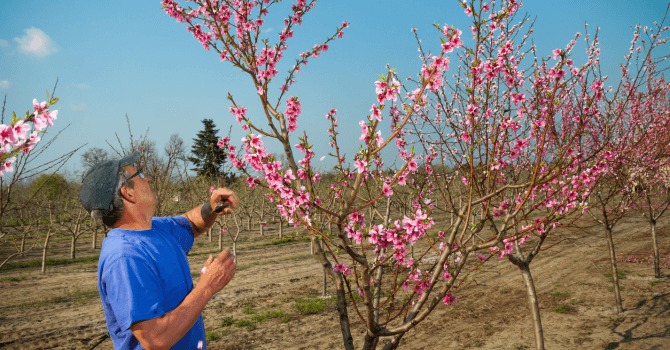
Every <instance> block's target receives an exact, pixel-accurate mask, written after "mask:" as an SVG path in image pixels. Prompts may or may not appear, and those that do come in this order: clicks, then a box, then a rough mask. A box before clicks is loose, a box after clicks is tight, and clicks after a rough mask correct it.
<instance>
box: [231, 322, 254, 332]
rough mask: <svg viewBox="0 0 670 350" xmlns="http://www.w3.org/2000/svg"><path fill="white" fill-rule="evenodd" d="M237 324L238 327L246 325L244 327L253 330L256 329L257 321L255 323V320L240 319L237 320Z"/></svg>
mask: <svg viewBox="0 0 670 350" xmlns="http://www.w3.org/2000/svg"><path fill="white" fill-rule="evenodd" d="M235 326H236V327H237V328H242V327H244V328H246V329H247V330H248V331H252V330H254V328H256V323H255V322H254V321H252V320H239V321H237V323H236V324H235Z"/></svg>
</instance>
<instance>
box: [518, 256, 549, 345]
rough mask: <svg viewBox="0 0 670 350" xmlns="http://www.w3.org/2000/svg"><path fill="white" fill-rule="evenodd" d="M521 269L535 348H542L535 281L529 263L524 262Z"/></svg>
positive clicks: (542, 341)
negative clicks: (531, 319) (531, 320)
mask: <svg viewBox="0 0 670 350" xmlns="http://www.w3.org/2000/svg"><path fill="white" fill-rule="evenodd" d="M519 269H521V276H523V282H524V283H525V284H526V293H528V308H529V309H530V314H531V316H532V317H533V330H534V331H535V348H536V349H537V350H544V332H543V331H542V320H541V319H540V306H539V304H538V300H537V292H536V291H535V283H533V276H532V275H531V273H530V265H529V264H526V263H524V264H523V265H522V266H519Z"/></svg>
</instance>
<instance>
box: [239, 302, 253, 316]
mask: <svg viewBox="0 0 670 350" xmlns="http://www.w3.org/2000/svg"><path fill="white" fill-rule="evenodd" d="M242 312H243V313H245V314H247V315H253V314H255V313H256V310H254V305H253V304H252V303H248V304H247V306H245V307H244V309H242Z"/></svg>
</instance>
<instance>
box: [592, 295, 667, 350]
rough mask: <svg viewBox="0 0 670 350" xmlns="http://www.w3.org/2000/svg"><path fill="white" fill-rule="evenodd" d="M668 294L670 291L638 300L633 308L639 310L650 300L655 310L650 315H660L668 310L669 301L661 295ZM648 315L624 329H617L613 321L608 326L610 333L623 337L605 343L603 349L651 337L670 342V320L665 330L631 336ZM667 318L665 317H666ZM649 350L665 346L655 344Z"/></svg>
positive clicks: (608, 349)
mask: <svg viewBox="0 0 670 350" xmlns="http://www.w3.org/2000/svg"><path fill="white" fill-rule="evenodd" d="M668 295H670V293H664V294H660V295H657V296H655V297H653V298H651V299H648V300H645V301H644V302H640V303H639V304H638V305H637V307H635V310H639V309H640V308H642V307H643V306H644V305H646V304H648V302H652V303H653V305H650V309H652V310H655V311H656V312H655V313H654V314H652V315H649V316H650V317H662V314H663V313H665V312H667V311H668V310H670V303H668V302H666V301H665V300H663V297H665V296H668ZM648 319H649V317H644V318H642V321H641V322H638V323H636V324H635V325H633V326H632V327H630V328H628V329H626V330H624V331H617V330H616V328H617V327H618V326H619V324H618V323H615V324H614V325H613V326H611V327H610V329H611V331H612V333H614V334H617V335H619V336H621V337H622V338H623V339H622V340H621V341H618V342H610V343H609V344H607V346H606V347H605V350H613V349H617V348H618V347H619V345H622V344H627V343H633V342H635V341H640V340H644V339H651V338H664V339H667V340H668V344H670V322H668V323H667V324H666V325H665V326H664V327H663V328H664V329H665V331H661V332H657V333H655V334H648V335H645V336H641V337H635V338H634V337H633V331H634V330H635V329H637V328H639V327H640V326H642V325H643V324H645V323H646V322H647V321H648ZM666 319H667V318H666ZM648 349H649V350H662V349H667V347H665V346H661V345H655V346H652V347H650V348H648Z"/></svg>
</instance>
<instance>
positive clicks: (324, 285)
mask: <svg viewBox="0 0 670 350" xmlns="http://www.w3.org/2000/svg"><path fill="white" fill-rule="evenodd" d="M319 244H320V245H321V250H322V251H323V250H324V249H325V248H326V247H324V243H323V241H321V242H320V243H319ZM327 282H328V280H327V279H326V269H325V268H324V269H323V296H324V297H325V296H326V283H327Z"/></svg>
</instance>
